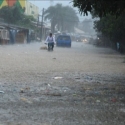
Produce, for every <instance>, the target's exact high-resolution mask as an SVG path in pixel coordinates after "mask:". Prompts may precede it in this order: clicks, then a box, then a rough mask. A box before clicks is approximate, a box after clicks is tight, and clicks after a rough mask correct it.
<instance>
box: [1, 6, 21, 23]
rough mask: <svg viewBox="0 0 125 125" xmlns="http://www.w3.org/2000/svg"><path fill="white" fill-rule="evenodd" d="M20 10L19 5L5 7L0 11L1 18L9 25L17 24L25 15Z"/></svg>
mask: <svg viewBox="0 0 125 125" xmlns="http://www.w3.org/2000/svg"><path fill="white" fill-rule="evenodd" d="M20 9H21V8H20V7H19V6H17V5H15V6H13V7H8V6H4V7H2V8H1V9H0V17H1V18H3V19H4V21H5V22H7V23H16V22H17V21H19V20H21V19H22V17H23V13H22V12H21V10H20Z"/></svg>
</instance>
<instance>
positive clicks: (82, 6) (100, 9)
mask: <svg viewBox="0 0 125 125" xmlns="http://www.w3.org/2000/svg"><path fill="white" fill-rule="evenodd" d="M73 5H74V7H78V8H79V11H80V12H81V14H82V13H84V14H85V15H88V12H92V11H93V9H94V10H95V12H96V14H97V15H98V16H99V17H103V16H106V15H107V14H111V15H117V16H119V15H120V14H122V13H123V12H124V11H125V9H124V8H125V1H124V0H73Z"/></svg>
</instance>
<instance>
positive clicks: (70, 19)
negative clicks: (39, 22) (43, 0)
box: [44, 4, 79, 31]
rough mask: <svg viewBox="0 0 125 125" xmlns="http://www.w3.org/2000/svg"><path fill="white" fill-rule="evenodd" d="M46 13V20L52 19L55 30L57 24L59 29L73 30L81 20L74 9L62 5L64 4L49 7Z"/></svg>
mask: <svg viewBox="0 0 125 125" xmlns="http://www.w3.org/2000/svg"><path fill="white" fill-rule="evenodd" d="M44 14H45V18H44V19H45V20H47V19H48V20H51V26H52V31H54V29H55V26H57V27H58V30H62V31H64V30H67V31H73V30H74V26H76V25H77V23H78V22H79V19H78V17H77V14H76V13H75V11H74V9H72V8H71V7H69V6H62V4H57V5H55V6H51V7H49V8H48V9H47V10H46V11H45V13H44Z"/></svg>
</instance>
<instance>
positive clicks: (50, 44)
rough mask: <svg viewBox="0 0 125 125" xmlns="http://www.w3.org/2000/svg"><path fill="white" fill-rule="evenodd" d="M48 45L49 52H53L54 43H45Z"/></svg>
mask: <svg viewBox="0 0 125 125" xmlns="http://www.w3.org/2000/svg"><path fill="white" fill-rule="evenodd" d="M45 44H46V45H48V48H47V49H48V51H53V48H54V43H45Z"/></svg>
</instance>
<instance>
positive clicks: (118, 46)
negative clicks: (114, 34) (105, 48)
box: [117, 42, 120, 51]
mask: <svg viewBox="0 0 125 125" xmlns="http://www.w3.org/2000/svg"><path fill="white" fill-rule="evenodd" d="M119 48H120V45H119V42H117V50H118V51H119Z"/></svg>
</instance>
